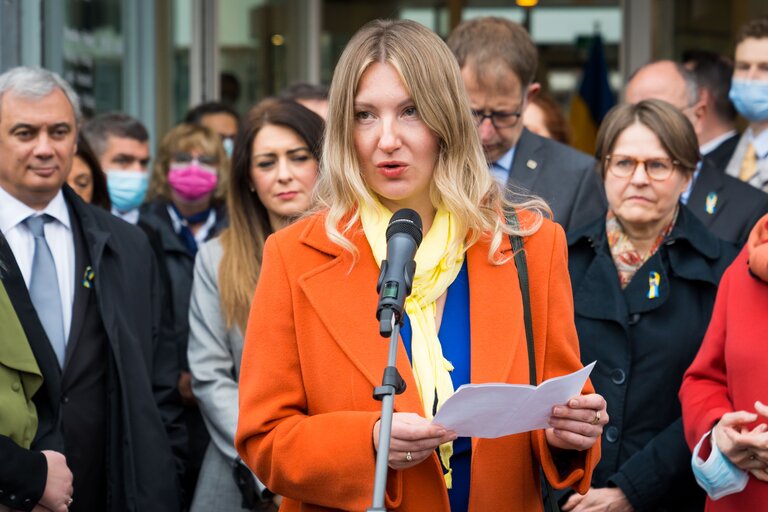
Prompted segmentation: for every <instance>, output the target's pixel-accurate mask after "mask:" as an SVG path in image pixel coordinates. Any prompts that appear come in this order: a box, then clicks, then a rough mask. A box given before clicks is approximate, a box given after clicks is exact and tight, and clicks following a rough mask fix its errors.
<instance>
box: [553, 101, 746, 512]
mask: <svg viewBox="0 0 768 512" xmlns="http://www.w3.org/2000/svg"><path fill="white" fill-rule="evenodd" d="M596 156H597V160H598V162H600V172H601V175H602V178H603V183H604V185H605V191H606V194H607V197H608V205H609V210H608V213H607V215H606V216H604V217H601V218H598V219H596V220H595V222H593V223H592V224H591V225H589V226H587V227H585V228H584V229H583V230H580V231H577V232H575V233H573V234H572V235H570V236H569V249H568V254H569V257H568V260H569V261H568V267H569V270H570V274H571V278H572V286H573V299H574V304H575V313H576V329H577V331H578V333H579V340H580V342H581V358H582V361H585V362H592V361H595V360H597V365H596V366H595V369H594V371H593V372H592V381H593V383H594V385H595V389H596V390H597V392H598V393H601V394H602V395H603V396H605V398H606V400H607V402H608V412H609V415H610V418H611V419H610V421H609V423H608V425H607V426H606V428H605V431H604V434H603V445H602V458H601V460H600V463H599V464H598V465H597V469H596V470H595V474H594V477H593V479H592V488H591V489H590V490H589V492H588V493H587V494H586V495H585V496H575V495H574V496H572V497H570V498H569V499H568V500H567V502H566V503H565V505H564V506H563V510H565V511H574V512H579V511H582V510H593V509H602V510H617V511H631V510H636V511H641V510H649V511H650V510H653V511H676V512H679V511H688V510H690V511H693V510H701V507H702V501H703V495H702V493H701V492H700V490H699V489H698V488H697V486H696V483H695V481H694V479H693V475H692V473H691V470H690V462H689V461H690V457H691V455H690V451H689V450H688V447H687V446H686V444H685V438H684V436H683V426H682V421H681V417H680V403H679V401H678V400H677V399H676V396H675V393H674V391H676V390H677V389H679V387H680V383H681V382H682V378H683V373H684V372H685V369H686V368H687V367H688V365H689V364H690V363H691V361H692V360H693V358H694V356H695V355H696V351H697V350H698V348H699V345H700V344H701V340H702V338H703V337H704V331H705V330H706V326H707V322H708V321H709V318H710V315H711V313H712V305H713V303H714V299H715V293H716V292H717V285H718V282H719V281H720V276H721V275H722V274H723V271H724V270H725V268H726V267H727V266H728V264H729V263H730V261H731V260H732V259H733V257H734V255H735V247H733V246H732V245H730V244H728V243H726V242H723V241H721V240H720V239H718V238H716V237H715V236H714V235H713V234H711V233H710V232H709V230H707V229H706V227H704V225H703V224H702V223H701V222H700V221H699V220H698V219H697V218H696V217H695V216H693V214H692V213H691V212H690V211H689V210H688V209H687V208H686V207H685V206H684V205H682V204H681V203H680V196H681V194H682V193H683V191H685V189H686V187H688V184H689V182H690V180H691V176H692V174H693V171H694V169H695V168H696V164H697V162H698V160H699V158H700V154H699V150H698V142H697V140H696V134H695V132H694V131H693V126H692V125H691V123H690V121H688V119H687V118H686V117H685V115H684V114H683V113H682V112H680V111H679V110H678V109H676V108H675V107H673V106H672V105H670V104H669V103H666V102H664V101H661V100H645V101H640V102H639V103H636V104H625V105H621V106H618V107H615V108H614V109H613V110H611V111H610V112H609V113H608V114H607V116H606V118H605V120H604V121H603V124H602V125H601V127H600V130H599V131H598V135H597V151H596Z"/></svg>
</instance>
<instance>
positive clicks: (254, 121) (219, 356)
mask: <svg viewBox="0 0 768 512" xmlns="http://www.w3.org/2000/svg"><path fill="white" fill-rule="evenodd" d="M323 125H324V123H323V120H322V118H320V117H319V116H318V115H316V114H315V113H314V112H312V111H311V110H309V109H307V108H305V107H303V106H301V105H299V104H298V103H295V102H293V101H289V100H275V99H268V100H264V101H262V102H261V103H260V104H258V105H257V106H256V107H254V108H253V109H252V110H251V111H250V112H249V113H248V115H247V116H246V118H245V120H244V123H243V127H242V131H241V133H240V136H239V138H238V139H237V141H236V144H235V147H234V153H233V158H232V174H231V176H230V182H229V184H228V186H227V209H228V212H229V222H230V224H229V227H228V228H226V229H225V230H224V231H223V232H222V233H221V236H220V237H218V238H215V239H213V240H210V241H209V242H206V243H205V244H203V245H202V247H201V248H200V251H199V253H198V255H197V260H196V261H195V279H194V283H193V285H192V303H191V306H190V312H189V327H190V335H189V350H188V354H189V366H190V370H191V372H192V390H193V391H194V394H195V396H196V397H197V399H198V403H199V404H200V409H201V411H202V413H203V418H204V420H205V423H206V425H207V426H208V431H209V433H210V435H211V440H212V442H211V444H210V445H209V446H208V450H207V451H206V454H205V459H204V461H203V467H202V469H201V472H200V479H199V483H198V486H197V489H196V491H195V498H194V502H193V503H192V512H196V511H201V512H202V511H209V510H217V511H220V512H239V511H242V510H243V508H244V507H242V504H243V503H247V504H248V508H247V509H248V510H256V509H259V510H261V509H268V507H269V506H270V504H271V501H272V500H271V499H270V498H271V493H270V492H269V491H268V490H266V489H265V487H264V486H263V485H262V484H261V483H260V482H257V481H256V479H255V477H253V476H252V474H251V473H250V470H248V468H247V467H246V466H245V465H243V464H242V463H241V462H239V457H238V456H237V452H236V451H235V446H234V444H235V428H236V427H237V412H238V393H237V382H238V377H239V374H240V358H241V354H242V351H243V333H244V332H245V325H246V322H247V320H248V312H249V311H250V307H251V300H252V298H253V292H254V290H255V289H256V283H257V281H258V279H259V272H260V270H261V260H262V250H263V248H264V242H265V241H266V239H267V237H268V236H269V235H270V234H272V233H274V232H276V231H278V230H279V229H281V228H283V227H285V226H286V225H288V224H289V223H290V222H291V221H293V220H294V219H295V218H296V217H297V216H299V215H301V214H302V213H303V212H304V211H306V210H307V209H308V208H309V206H310V204H311V199H312V192H313V190H314V186H315V181H316V180H317V176H318V161H319V160H320V146H321V140H322V136H323ZM249 498H250V501H249ZM259 507H262V508H259Z"/></svg>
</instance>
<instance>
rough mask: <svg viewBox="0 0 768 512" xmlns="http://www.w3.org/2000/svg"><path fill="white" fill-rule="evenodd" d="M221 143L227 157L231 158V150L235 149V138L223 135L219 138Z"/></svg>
mask: <svg viewBox="0 0 768 512" xmlns="http://www.w3.org/2000/svg"><path fill="white" fill-rule="evenodd" d="M221 143H222V144H223V145H224V151H226V153H227V158H232V152H233V151H234V150H235V139H234V138H233V137H224V138H223V139H221Z"/></svg>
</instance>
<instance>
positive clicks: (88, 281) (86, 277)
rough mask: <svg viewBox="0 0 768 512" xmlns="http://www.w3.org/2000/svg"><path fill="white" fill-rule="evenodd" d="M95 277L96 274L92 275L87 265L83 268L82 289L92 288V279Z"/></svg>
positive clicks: (91, 270)
mask: <svg viewBox="0 0 768 512" xmlns="http://www.w3.org/2000/svg"><path fill="white" fill-rule="evenodd" d="M94 277H96V274H94V273H93V267H91V266H90V265H88V266H87V267H85V272H83V287H84V288H88V289H90V288H93V278H94Z"/></svg>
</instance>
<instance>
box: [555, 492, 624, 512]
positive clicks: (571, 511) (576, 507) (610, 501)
mask: <svg viewBox="0 0 768 512" xmlns="http://www.w3.org/2000/svg"><path fill="white" fill-rule="evenodd" d="M633 510H634V507H632V504H631V503H630V502H629V500H628V499H627V497H626V496H625V495H624V492H623V491H622V490H621V489H619V488H618V487H603V488H600V489H596V488H594V487H590V488H589V490H588V491H587V494H585V495H583V496H582V495H581V494H572V495H571V497H570V498H568V501H566V502H565V505H563V512H598V511H599V512H604V511H610V512H632V511H633Z"/></svg>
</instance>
